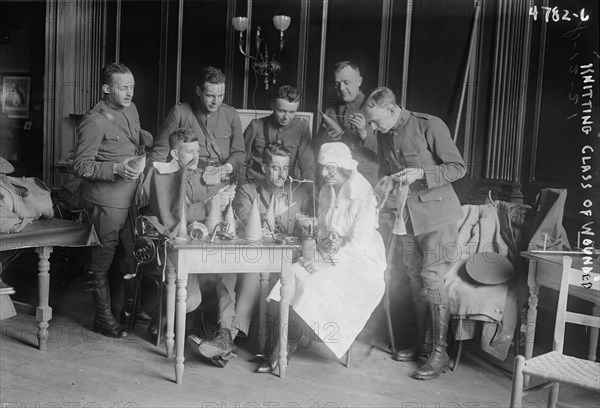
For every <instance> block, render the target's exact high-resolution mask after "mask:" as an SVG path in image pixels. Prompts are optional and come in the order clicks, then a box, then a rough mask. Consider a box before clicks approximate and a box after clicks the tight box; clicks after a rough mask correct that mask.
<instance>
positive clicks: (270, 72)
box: [233, 16, 292, 89]
mask: <svg viewBox="0 0 600 408" xmlns="http://www.w3.org/2000/svg"><path fill="white" fill-rule="evenodd" d="M291 22H292V19H291V17H289V16H274V17H273V25H274V26H275V29H277V30H278V31H279V32H280V34H279V51H278V52H277V54H276V55H273V54H269V44H267V43H266V42H265V43H264V45H263V42H264V39H263V38H262V36H261V28H260V26H257V27H256V39H255V45H256V56H252V55H248V54H246V53H245V52H244V45H245V39H244V32H245V31H246V30H247V29H248V17H234V18H233V28H235V30H236V31H238V32H239V33H240V38H239V40H238V48H239V50H240V53H241V54H242V55H243V56H244V57H246V58H248V59H250V60H252V69H253V70H254V72H255V73H256V75H258V76H261V77H262V78H263V84H264V86H265V89H269V84H273V85H275V84H276V83H277V80H276V77H277V74H278V73H279V71H280V70H281V64H280V63H279V61H277V60H276V59H275V57H276V56H277V55H279V54H281V52H282V51H283V46H284V44H285V40H284V39H283V32H284V31H285V30H287V29H288V27H289V26H290V23H291Z"/></svg>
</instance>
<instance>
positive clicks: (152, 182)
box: [144, 160, 224, 236]
mask: <svg viewBox="0 0 600 408" xmlns="http://www.w3.org/2000/svg"><path fill="white" fill-rule="evenodd" d="M184 173H185V177H186V180H185V183H182V180H181V177H183V176H184ZM201 177H202V171H201V170H200V169H194V170H188V171H185V172H184V171H183V169H182V168H181V167H180V166H179V164H178V163H177V162H176V161H175V160H172V161H170V162H168V163H160V162H155V163H153V165H152V166H150V167H149V170H148V172H147V174H146V177H145V179H144V193H145V194H146V198H147V199H148V206H149V211H148V212H149V215H154V216H156V217H157V218H158V222H159V223H160V224H162V225H163V226H164V227H165V228H166V229H167V230H168V231H169V233H170V234H171V235H172V236H175V235H176V234H177V227H178V225H179V220H180V219H181V207H182V206H181V198H182V196H181V187H182V185H183V186H185V206H186V220H187V221H188V222H190V221H204V219H205V218H206V214H207V210H208V206H207V202H208V200H210V199H211V198H212V197H214V195H215V194H216V192H217V191H218V189H220V188H221V187H223V186H224V184H219V185H216V186H206V185H205V184H204V183H202V182H201Z"/></svg>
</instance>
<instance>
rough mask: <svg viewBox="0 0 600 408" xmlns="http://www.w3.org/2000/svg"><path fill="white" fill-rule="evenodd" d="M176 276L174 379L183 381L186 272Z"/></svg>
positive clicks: (179, 382) (179, 381) (178, 381)
mask: <svg viewBox="0 0 600 408" xmlns="http://www.w3.org/2000/svg"><path fill="white" fill-rule="evenodd" d="M181 275H182V276H178V277H177V281H176V283H177V303H176V305H175V309H176V310H175V319H176V321H175V351H176V354H175V381H176V382H177V384H181V382H182V381H183V368H184V367H183V361H184V356H183V348H184V346H185V309H186V302H185V299H186V297H187V289H186V286H187V274H186V273H182V274H181Z"/></svg>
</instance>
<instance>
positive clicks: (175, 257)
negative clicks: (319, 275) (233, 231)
mask: <svg viewBox="0 0 600 408" xmlns="http://www.w3.org/2000/svg"><path fill="white" fill-rule="evenodd" d="M169 249H170V250H171V252H170V255H169V257H168V262H167V333H166V342H165V343H166V348H167V357H172V356H173V347H174V346H175V351H176V357H175V380H176V382H177V384H181V382H182V380H183V369H184V364H183V362H184V356H183V349H184V345H185V311H186V303H185V300H186V297H187V290H186V286H187V279H188V275H189V274H211V273H260V299H261V301H260V313H259V316H260V326H259V327H260V328H261V329H259V330H258V333H259V339H258V341H259V348H260V350H261V351H262V350H264V346H265V340H266V330H263V329H262V328H264V327H265V312H266V298H267V295H268V293H267V290H268V281H269V275H270V273H281V302H280V305H279V307H280V321H279V339H280V347H279V349H280V351H279V377H281V378H283V377H284V376H285V369H286V367H287V332H285V331H287V329H288V319H289V304H290V303H289V288H288V284H289V283H290V280H291V279H292V278H293V277H292V276H291V266H292V259H294V256H295V254H296V253H297V252H298V251H299V250H300V246H299V245H293V244H276V243H268V242H265V243H256V242H248V241H244V240H234V241H221V242H214V243H211V242H202V241H189V240H184V241H177V240H172V241H170V242H169ZM174 322H175V333H173V326H174V324H173V323H174ZM173 338H175V340H174V339H173Z"/></svg>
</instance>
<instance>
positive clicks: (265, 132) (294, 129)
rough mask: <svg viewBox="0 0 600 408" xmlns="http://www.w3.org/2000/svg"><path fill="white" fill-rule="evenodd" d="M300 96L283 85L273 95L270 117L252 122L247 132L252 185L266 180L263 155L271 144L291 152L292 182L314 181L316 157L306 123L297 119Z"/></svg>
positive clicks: (292, 88) (248, 176)
mask: <svg viewBox="0 0 600 408" xmlns="http://www.w3.org/2000/svg"><path fill="white" fill-rule="evenodd" d="M299 104H300V94H299V93H298V90H297V89H296V88H294V87H293V86H290V85H283V86H281V87H279V88H278V89H277V91H276V92H275V93H274V94H273V97H272V100H271V108H272V109H273V113H272V114H271V115H270V116H267V117H265V118H260V119H253V120H252V121H251V122H250V124H249V125H248V127H247V128H246V130H245V131H244V142H245V144H246V163H247V170H246V175H247V178H248V180H249V181H253V180H259V179H262V178H264V174H263V172H262V153H263V150H264V149H265V147H266V146H268V145H269V144H270V143H281V144H283V145H284V146H285V147H286V148H287V149H288V150H289V151H290V169H289V174H290V176H291V177H293V178H304V179H307V180H314V179H315V157H314V154H313V151H312V146H311V143H312V140H311V139H312V137H311V133H310V128H309V124H308V122H307V121H305V120H302V119H300V118H296V117H295V116H296V112H297V111H298V105H299Z"/></svg>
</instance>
